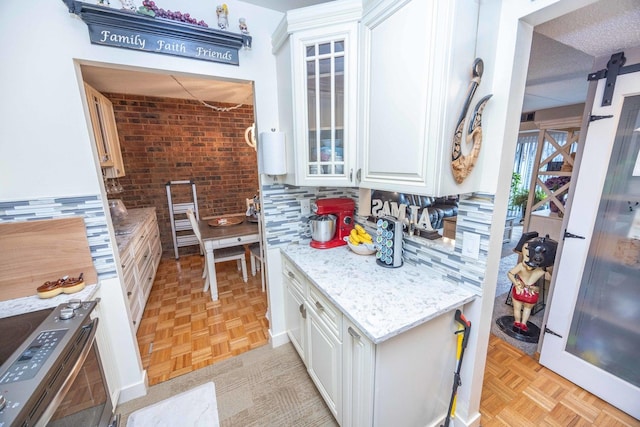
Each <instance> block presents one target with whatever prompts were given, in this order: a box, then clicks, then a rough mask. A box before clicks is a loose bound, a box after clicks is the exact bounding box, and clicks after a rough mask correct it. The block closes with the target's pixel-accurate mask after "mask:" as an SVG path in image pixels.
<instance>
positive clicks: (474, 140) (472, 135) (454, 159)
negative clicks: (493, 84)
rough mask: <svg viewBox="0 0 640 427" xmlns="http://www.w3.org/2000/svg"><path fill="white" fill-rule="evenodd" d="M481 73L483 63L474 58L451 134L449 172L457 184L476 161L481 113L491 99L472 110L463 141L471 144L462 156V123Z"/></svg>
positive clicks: (480, 139) (480, 133) (478, 149)
mask: <svg viewBox="0 0 640 427" xmlns="http://www.w3.org/2000/svg"><path fill="white" fill-rule="evenodd" d="M483 71H484V63H483V62H482V59H480V58H476V60H475V61H474V62H473V69H472V75H473V78H472V79H471V82H470V83H469V89H468V91H467V98H466V100H465V102H464V106H463V107H462V113H461V114H460V118H459V119H458V125H457V126H456V131H455V133H454V134H453V149H452V152H451V170H452V172H453V178H454V179H455V180H456V182H457V183H458V184H462V182H463V181H464V180H465V179H466V178H467V177H468V176H469V174H470V173H471V171H472V170H473V167H474V166H475V164H476V161H477V160H478V154H480V147H481V146H482V111H483V110H484V107H485V106H486V105H487V101H489V98H491V97H492V96H493V95H487V96H485V97H484V98H482V99H481V100H480V101H478V103H477V104H476V107H475V109H474V110H473V115H472V116H471V122H470V123H469V129H468V132H467V136H466V139H465V140H466V142H467V144H469V143H471V144H472V146H471V151H470V152H469V154H468V155H464V154H462V146H461V141H462V134H463V132H464V123H465V120H466V118H467V112H468V111H469V105H471V99H472V98H473V95H474V94H475V93H476V89H477V88H478V86H479V85H480V79H481V78H482V72H483Z"/></svg>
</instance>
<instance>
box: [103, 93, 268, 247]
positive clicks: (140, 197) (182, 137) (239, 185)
mask: <svg viewBox="0 0 640 427" xmlns="http://www.w3.org/2000/svg"><path fill="white" fill-rule="evenodd" d="M105 95H106V96H107V97H108V98H109V99H110V100H111V102H113V108H114V110H115V117H116V124H117V127H118V136H119V139H120V149H121V151H122V157H123V161H124V167H125V171H126V176H125V177H123V178H120V183H121V184H122V186H123V188H124V192H123V193H121V194H120V195H119V196H114V197H120V198H121V199H122V200H123V201H124V203H125V206H126V207H127V208H128V209H133V208H138V207H155V208H156V212H157V215H158V224H159V226H160V234H161V240H162V248H163V255H164V256H174V252H173V240H172V237H171V224H170V221H169V210H168V202H167V192H166V187H165V184H166V183H167V182H168V181H171V180H173V181H176V180H189V179H193V180H194V181H195V183H196V191H197V196H198V207H199V211H200V216H201V217H207V216H213V215H224V214H231V213H240V212H244V211H245V209H246V206H245V199H246V198H251V197H253V195H254V194H255V193H256V191H257V190H258V185H259V184H258V174H257V158H256V152H255V150H254V149H253V148H251V147H249V146H248V145H247V144H246V143H245V141H244V132H245V129H246V128H247V127H248V126H251V124H252V123H253V121H254V116H253V106H251V105H243V106H242V107H240V108H238V109H235V110H232V111H228V112H222V111H215V110H213V109H211V108H208V107H206V106H204V105H202V104H200V103H199V102H197V101H190V100H182V99H173V98H156V97H145V96H136V95H123V94H105ZM209 104H210V105H215V106H219V107H232V106H233V105H230V104H219V103H213V102H209ZM172 197H173V202H174V203H180V202H182V201H189V200H191V186H189V185H180V186H172ZM196 250H197V247H195V246H194V247H184V248H180V254H186V253H193V252H195V251H196Z"/></svg>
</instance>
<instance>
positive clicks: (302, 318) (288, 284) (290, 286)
mask: <svg viewBox="0 0 640 427" xmlns="http://www.w3.org/2000/svg"><path fill="white" fill-rule="evenodd" d="M296 273H297V270H295V269H294V268H292V267H291V265H289V264H285V265H284V269H283V274H284V279H285V280H284V292H285V297H284V305H285V327H286V330H287V335H289V339H290V340H291V343H292V344H293V347H294V348H295V349H296V351H297V352H298V354H299V355H300V357H301V358H302V360H303V361H304V362H306V360H307V356H306V354H305V349H306V348H305V338H306V330H305V329H306V328H305V324H306V317H307V314H306V312H307V309H306V307H305V306H304V297H303V285H302V283H301V282H300V279H299V277H300V278H301V276H300V273H297V274H298V275H296Z"/></svg>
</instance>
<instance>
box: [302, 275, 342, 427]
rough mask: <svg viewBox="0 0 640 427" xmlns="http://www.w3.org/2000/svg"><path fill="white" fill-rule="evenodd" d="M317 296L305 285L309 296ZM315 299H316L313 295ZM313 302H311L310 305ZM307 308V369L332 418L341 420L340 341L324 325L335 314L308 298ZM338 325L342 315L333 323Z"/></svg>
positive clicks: (329, 307) (332, 326) (329, 326)
mask: <svg viewBox="0 0 640 427" xmlns="http://www.w3.org/2000/svg"><path fill="white" fill-rule="evenodd" d="M314 292H317V291H316V290H315V288H314V287H313V286H312V285H309V294H310V295H311V294H313V293H314ZM315 296H316V297H317V295H315ZM312 301H313V302H312ZM306 304H307V307H308V309H307V313H308V316H307V337H308V340H307V347H308V350H307V369H308V371H309V375H310V376H311V379H312V380H313V382H314V383H315V384H316V387H318V390H319V391H320V394H321V395H322V397H323V398H324V400H325V402H326V403H327V406H329V409H330V410H331V412H332V413H333V416H334V417H335V418H336V420H338V422H339V423H340V422H341V420H342V341H341V339H340V336H339V335H336V328H335V327H336V326H339V325H336V324H335V323H333V324H332V323H330V322H327V321H326V319H327V318H329V317H331V316H327V315H326V314H327V312H329V313H330V312H332V311H333V313H335V314H338V312H337V311H336V309H335V308H334V307H333V306H332V305H330V304H329V303H328V302H327V301H318V299H317V298H314V297H313V296H311V297H310V298H308V299H307V301H306ZM336 320H338V321H339V323H340V324H341V322H342V315H341V314H340V315H339V317H338V318H337V319H336Z"/></svg>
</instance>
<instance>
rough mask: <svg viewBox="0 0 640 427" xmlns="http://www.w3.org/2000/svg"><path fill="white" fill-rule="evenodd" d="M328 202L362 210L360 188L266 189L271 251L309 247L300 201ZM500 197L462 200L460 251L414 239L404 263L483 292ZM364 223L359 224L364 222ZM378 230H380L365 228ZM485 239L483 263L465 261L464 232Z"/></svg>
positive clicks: (408, 241) (457, 245)
mask: <svg viewBox="0 0 640 427" xmlns="http://www.w3.org/2000/svg"><path fill="white" fill-rule="evenodd" d="M326 197H350V198H352V199H354V201H355V202H356V214H357V210H358V198H359V191H358V189H357V188H329V187H296V186H291V185H286V184H280V185H269V186H264V187H263V188H262V199H263V201H262V207H263V212H264V218H265V223H266V227H265V228H266V240H267V245H268V246H269V247H279V246H284V245H287V244H290V243H305V244H306V243H307V242H308V241H309V239H310V238H311V235H310V230H309V225H308V223H307V221H306V218H305V217H303V216H302V215H301V213H300V201H301V200H303V199H311V200H315V199H317V198H326ZM493 210H494V196H493V195H490V194H479V193H475V194H472V195H465V196H461V197H460V201H459V204H458V218H457V229H456V240H455V246H454V245H453V244H452V243H447V242H444V241H443V240H442V239H440V240H435V241H434V240H428V239H424V238H421V237H417V236H413V237H406V238H405V239H404V260H405V262H409V263H412V264H415V265H418V266H420V265H424V266H425V267H428V268H430V269H433V270H435V271H437V272H438V273H440V274H441V275H442V277H443V278H445V279H447V280H450V281H452V282H454V283H464V284H466V285H468V286H470V287H471V288H473V289H476V290H478V291H479V290H480V289H481V288H482V283H483V280H484V272H485V270H486V264H487V250H488V247H489V237H490V232H491V223H492V219H493ZM362 220H363V218H358V221H359V222H362ZM364 225H365V227H368V228H370V231H372V230H373V227H374V225H373V224H370V223H365V224H364ZM465 231H466V232H470V233H474V234H477V235H479V236H480V254H479V257H478V259H472V258H468V257H464V256H462V242H463V238H464V232H465Z"/></svg>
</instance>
